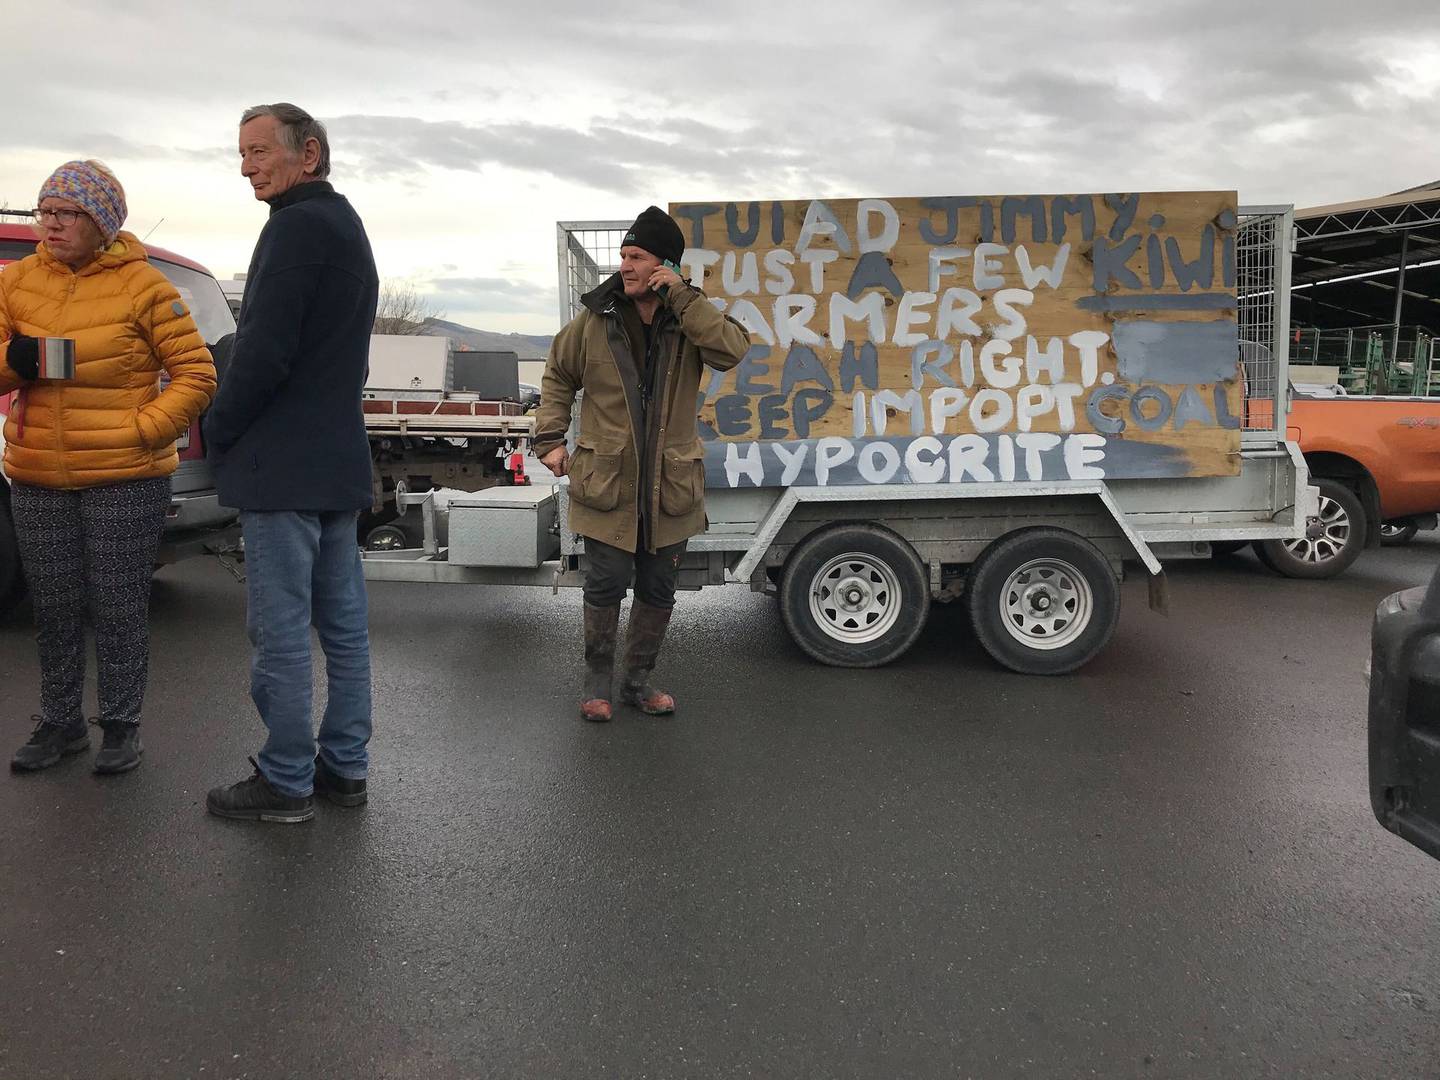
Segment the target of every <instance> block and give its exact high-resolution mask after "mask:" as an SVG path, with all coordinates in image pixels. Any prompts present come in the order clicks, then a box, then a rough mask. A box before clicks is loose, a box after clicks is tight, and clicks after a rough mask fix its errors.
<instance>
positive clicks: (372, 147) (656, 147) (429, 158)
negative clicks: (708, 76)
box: [330, 116, 797, 195]
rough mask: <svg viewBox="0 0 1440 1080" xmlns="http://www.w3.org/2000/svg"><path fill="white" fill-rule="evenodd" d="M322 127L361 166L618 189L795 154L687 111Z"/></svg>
mask: <svg viewBox="0 0 1440 1080" xmlns="http://www.w3.org/2000/svg"><path fill="white" fill-rule="evenodd" d="M330 126H331V132H332V136H333V137H334V139H335V141H336V143H337V144H341V145H343V148H344V152H345V154H346V155H347V157H348V158H351V159H354V160H356V161H357V162H358V164H359V168H360V169H361V170H362V171H363V172H365V173H368V174H370V175H376V176H383V175H388V174H393V173H403V172H406V171H409V170H412V169H413V168H414V167H415V166H417V165H419V166H433V167H439V168H447V169H462V170H474V171H479V170H481V169H483V168H485V167H486V166H491V165H499V166H504V167H507V168H512V169H521V170H527V171H531V172H537V173H543V174H546V175H549V176H554V177H556V178H558V179H561V180H566V181H570V182H574V183H578V184H582V185H585V186H589V187H593V188H597V189H600V190H604V191H609V192H612V193H614V194H618V195H633V194H635V193H637V192H640V191H645V190H650V189H652V188H653V187H654V182H653V175H654V174H655V173H656V172H657V171H658V172H661V173H666V174H671V175H675V174H683V175H685V176H687V177H690V178H693V179H706V178H713V179H715V180H722V181H725V182H728V183H735V182H744V181H746V180H747V179H753V178H754V177H756V176H759V175H762V174H764V173H765V172H767V171H769V170H771V169H775V168H780V167H784V166H785V165H786V164H788V163H790V162H792V161H793V160H794V159H795V158H796V156H797V155H795V154H794V153H793V152H789V151H787V150H785V149H784V148H783V147H781V146H776V145H775V144H774V143H773V142H769V141H762V140H759V139H756V138H755V137H754V135H753V133H749V132H741V133H738V134H736V133H730V132H725V131H722V130H720V129H718V128H715V127H711V126H709V125H705V124H701V123H698V122H696V121H689V120H686V121H680V122H677V123H670V122H667V121H652V122H650V123H648V124H646V125H644V126H645V127H646V128H647V129H648V130H647V131H645V132H641V131H637V130H635V128H637V127H640V126H641V125H640V124H638V123H636V122H635V121H634V119H633V118H632V119H608V120H603V121H600V122H597V123H594V124H592V125H591V126H590V127H589V128H588V129H583V130H582V129H580V128H569V127H560V126H556V125H544V124H529V123H523V122H522V123H505V124H462V123H460V122H458V121H429V120H422V119H419V118H417V117H398V116H342V117H339V118H337V119H336V120H334V121H333V122H332V124H331V125H330Z"/></svg>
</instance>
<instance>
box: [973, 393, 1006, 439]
mask: <svg viewBox="0 0 1440 1080" xmlns="http://www.w3.org/2000/svg"><path fill="white" fill-rule="evenodd" d="M986 406H993V407H994V411H993V412H988V413H987V412H986V411H985V409H986ZM1013 419H1015V403H1014V402H1013V401H1011V400H1010V395H1009V394H1007V393H1005V392H1004V391H1003V390H981V391H980V392H979V393H977V394H976V395H975V396H974V397H973V398H972V399H971V400H970V426H971V427H973V428H974V429H975V430H976V431H978V432H980V433H982V434H987V433H989V432H992V431H1000V430H1001V429H1002V428H1007V427H1009V426H1010V421H1012V420H1013Z"/></svg>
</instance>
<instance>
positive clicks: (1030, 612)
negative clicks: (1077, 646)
mask: <svg viewBox="0 0 1440 1080" xmlns="http://www.w3.org/2000/svg"><path fill="white" fill-rule="evenodd" d="M1094 612H1095V593H1094V590H1093V589H1091V588H1090V582H1089V581H1087V580H1086V579H1085V576H1084V575H1083V574H1081V573H1080V572H1079V571H1077V570H1076V569H1075V567H1073V566H1071V565H1070V564H1069V563H1067V562H1064V561H1062V560H1060V559H1031V560H1030V561H1029V562H1027V563H1025V564H1024V565H1023V566H1021V567H1019V568H1018V569H1017V570H1015V571H1014V573H1012V574H1011V575H1010V576H1009V577H1008V578H1007V579H1006V580H1005V587H1004V588H1003V589H1001V590H1000V622H1001V623H1002V624H1003V625H1004V627H1005V629H1006V631H1007V632H1008V633H1009V634H1010V636H1011V637H1012V638H1014V639H1015V640H1016V641H1018V642H1020V643H1021V644H1022V645H1024V646H1025V647H1026V648H1030V649H1042V650H1045V651H1049V650H1051V649H1063V648H1064V647H1065V646H1066V645H1069V644H1070V643H1071V642H1073V641H1074V640H1075V639H1076V638H1078V637H1079V636H1080V635H1081V634H1083V633H1084V632H1085V630H1086V628H1087V627H1088V626H1089V625H1090V618H1091V616H1092V615H1093V614H1094Z"/></svg>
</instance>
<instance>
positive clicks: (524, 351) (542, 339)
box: [421, 319, 554, 360]
mask: <svg viewBox="0 0 1440 1080" xmlns="http://www.w3.org/2000/svg"><path fill="white" fill-rule="evenodd" d="M422 325H423V329H422V330H421V333H422V334H428V335H430V336H431V337H448V338H450V339H451V340H452V341H454V342H455V344H456V345H458V346H460V347H462V348H466V349H508V350H510V351H512V352H514V353H515V355H516V356H517V357H519V358H520V359H521V360H544V359H545V358H546V356H548V355H549V353H550V341H551V339H552V338H553V337H554V335H553V334H500V333H497V332H495V331H494V330H476V329H474V328H472V327H469V326H461V325H460V324H459V323H453V322H446V321H445V320H444V319H426V320H425V322H424V323H423V324H422Z"/></svg>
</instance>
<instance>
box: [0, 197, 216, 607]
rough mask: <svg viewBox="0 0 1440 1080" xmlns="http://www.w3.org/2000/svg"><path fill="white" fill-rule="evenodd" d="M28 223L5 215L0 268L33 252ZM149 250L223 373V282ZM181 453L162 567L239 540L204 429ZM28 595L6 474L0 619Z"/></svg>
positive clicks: (1, 491) (187, 439) (183, 443)
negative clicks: (222, 500) (224, 504)
mask: <svg viewBox="0 0 1440 1080" xmlns="http://www.w3.org/2000/svg"><path fill="white" fill-rule="evenodd" d="M7 217H8V218H9V220H7V219H6V218H7ZM28 217H29V214H28V212H26V213H25V214H24V216H23V219H22V218H21V215H19V214H16V213H14V212H10V213H8V214H6V215H5V216H0V266H3V265H5V264H6V263H11V262H14V261H16V260H17V259H23V258H24V257H25V256H27V255H31V254H33V253H34V251H35V234H34V232H32V231H31V229H30V226H29V225H28V224H25V223H24V219H28ZM145 250H146V252H147V253H148V254H149V257H150V262H151V263H152V264H153V265H154V266H155V267H156V268H157V269H159V270H160V271H161V272H162V273H163V274H164V275H165V276H166V277H167V278H169V279H170V281H171V283H172V284H173V285H174V286H175V287H176V288H177V289H179V290H180V295H181V296H182V297H183V298H184V300H185V302H186V303H187V304H188V305H189V307H190V312H191V314H192V315H193V316H194V318H195V324H196V325H197V326H198V327H199V328H200V333H201V335H202V336H203V337H204V338H205V342H206V344H207V345H208V346H209V347H210V351H211V353H212V354H213V355H214V357H215V364H216V367H217V368H220V367H223V365H224V362H225V358H226V357H227V356H228V354H229V351H230V345H231V343H232V341H233V339H234V334H235V316H234V315H233V314H232V313H231V311H230V305H229V304H228V303H227V302H226V300H225V294H224V293H223V292H221V290H220V285H219V283H218V282H217V281H216V280H215V278H214V276H213V275H212V274H211V273H210V271H208V270H206V269H205V267H203V266H201V265H200V264H199V263H197V262H193V261H191V260H190V259H187V258H185V257H184V256H183V255H177V254H175V253H174V252H172V251H166V250H165V249H164V248H158V247H152V246H151V245H149V244H147V245H145ZM12 400H13V395H9V394H6V395H3V396H0V415H3V414H5V413H7V412H9V409H10V405H11V402H12ZM3 447H4V436H3V434H0V450H3ZM179 449H180V468H179V469H177V470H176V472H175V475H174V477H173V478H172V484H173V490H172V494H171V497H170V510H169V513H168V515H167V517H166V526H165V540H164V543H163V544H162V545H161V548H160V555H159V560H160V562H161V563H172V562H177V561H179V560H180V559H183V558H187V557H189V556H191V555H203V554H207V553H210V552H217V551H220V550H223V549H225V548H228V547H231V546H233V545H234V543H235V540H236V538H237V536H238V527H237V526H236V518H237V515H236V513H235V511H233V510H229V509H226V508H224V507H222V506H221V505H220V503H219V499H218V498H217V496H216V494H215V484H214V480H213V478H212V477H211V475H210V467H209V466H208V465H207V464H206V463H205V448H204V445H203V444H202V442H201V439H200V424H199V422H196V423H195V424H194V425H193V426H192V427H191V428H190V430H189V431H188V432H187V433H186V434H185V435H183V436H181V439H180V443H179ZM24 590H25V583H24V577H23V575H22V574H21V569H20V558H19V553H18V551H17V549H16V545H15V530H14V527H13V526H12V524H11V521H10V484H9V481H8V480H7V479H6V478H5V476H4V472H3V468H0V615H4V614H5V613H6V612H8V611H9V610H10V609H11V608H12V607H13V606H14V605H15V604H16V603H18V601H19V600H20V598H21V596H22V595H23V594H24Z"/></svg>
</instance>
